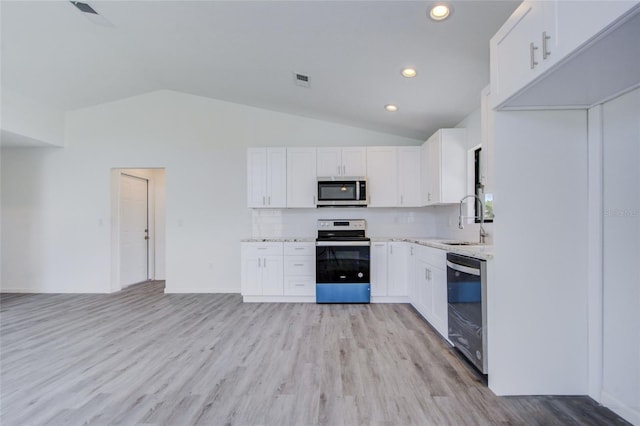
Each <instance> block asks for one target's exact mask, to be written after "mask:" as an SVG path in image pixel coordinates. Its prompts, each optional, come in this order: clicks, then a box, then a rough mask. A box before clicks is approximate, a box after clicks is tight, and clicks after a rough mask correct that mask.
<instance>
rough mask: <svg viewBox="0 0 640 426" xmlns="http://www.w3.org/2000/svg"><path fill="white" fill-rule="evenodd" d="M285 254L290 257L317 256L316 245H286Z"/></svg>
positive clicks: (310, 243) (311, 243)
mask: <svg viewBox="0 0 640 426" xmlns="http://www.w3.org/2000/svg"><path fill="white" fill-rule="evenodd" d="M284 254H285V255H290V256H315V255H316V243H313V242H308V243H284Z"/></svg>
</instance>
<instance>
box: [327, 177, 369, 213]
mask: <svg viewBox="0 0 640 426" xmlns="http://www.w3.org/2000/svg"><path fill="white" fill-rule="evenodd" d="M316 200H317V201H316V205H317V207H366V206H367V204H369V197H368V194H367V180H366V179H365V178H344V177H336V178H331V177H328V178H318V194H317V198H316Z"/></svg>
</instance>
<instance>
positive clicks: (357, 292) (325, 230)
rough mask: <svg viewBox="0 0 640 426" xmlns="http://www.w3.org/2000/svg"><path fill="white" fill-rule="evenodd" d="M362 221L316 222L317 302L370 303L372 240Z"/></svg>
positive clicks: (324, 220) (364, 222) (321, 220)
mask: <svg viewBox="0 0 640 426" xmlns="http://www.w3.org/2000/svg"><path fill="white" fill-rule="evenodd" d="M365 230H366V221H365V220H364V219H344V220H327V219H320V220H318V238H317V239H316V303H369V302H370V300H371V282H370V279H369V259H370V249H371V241H370V240H369V238H367V237H366V235H365Z"/></svg>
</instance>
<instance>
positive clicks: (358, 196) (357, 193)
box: [356, 181, 360, 201]
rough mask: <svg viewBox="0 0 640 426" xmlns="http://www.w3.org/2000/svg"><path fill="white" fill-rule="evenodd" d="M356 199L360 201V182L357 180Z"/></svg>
mask: <svg viewBox="0 0 640 426" xmlns="http://www.w3.org/2000/svg"><path fill="white" fill-rule="evenodd" d="M356 201H360V182H358V181H356Z"/></svg>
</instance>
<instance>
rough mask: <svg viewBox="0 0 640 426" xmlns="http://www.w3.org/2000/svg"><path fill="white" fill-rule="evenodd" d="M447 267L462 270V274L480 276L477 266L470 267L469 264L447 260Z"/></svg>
mask: <svg viewBox="0 0 640 426" xmlns="http://www.w3.org/2000/svg"><path fill="white" fill-rule="evenodd" d="M447 268H451V269H453V270H454V271H458V272H462V273H464V274H469V275H475V276H478V277H479V276H480V269H479V268H471V267H469V266H464V265H458V264H457V263H453V262H452V261H450V260H447Z"/></svg>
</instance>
